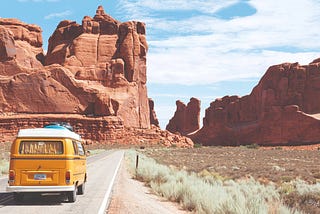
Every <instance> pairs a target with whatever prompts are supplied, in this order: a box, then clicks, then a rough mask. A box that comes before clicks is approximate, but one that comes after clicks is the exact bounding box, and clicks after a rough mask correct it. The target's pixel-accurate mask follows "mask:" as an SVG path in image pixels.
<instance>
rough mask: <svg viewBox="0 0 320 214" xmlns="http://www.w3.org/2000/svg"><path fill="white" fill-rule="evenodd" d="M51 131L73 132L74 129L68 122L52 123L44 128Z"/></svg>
mask: <svg viewBox="0 0 320 214" xmlns="http://www.w3.org/2000/svg"><path fill="white" fill-rule="evenodd" d="M43 128H49V129H68V130H70V131H72V132H73V127H72V126H71V125H70V124H69V123H67V122H51V123H49V124H46V125H44V126H43Z"/></svg>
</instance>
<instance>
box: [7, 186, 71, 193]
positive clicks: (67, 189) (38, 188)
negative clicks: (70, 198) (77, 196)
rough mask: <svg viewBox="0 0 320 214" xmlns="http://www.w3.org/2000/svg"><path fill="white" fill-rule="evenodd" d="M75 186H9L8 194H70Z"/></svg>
mask: <svg viewBox="0 0 320 214" xmlns="http://www.w3.org/2000/svg"><path fill="white" fill-rule="evenodd" d="M74 190H75V186H7V192H70V191H74Z"/></svg>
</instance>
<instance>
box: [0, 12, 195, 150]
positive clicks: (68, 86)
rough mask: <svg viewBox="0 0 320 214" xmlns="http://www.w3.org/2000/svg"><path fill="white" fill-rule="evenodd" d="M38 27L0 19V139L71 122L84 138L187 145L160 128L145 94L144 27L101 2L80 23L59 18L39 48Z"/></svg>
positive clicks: (145, 55)
mask: <svg viewBox="0 0 320 214" xmlns="http://www.w3.org/2000/svg"><path fill="white" fill-rule="evenodd" d="M41 33H42V30H41V28H40V27H39V26H36V25H31V24H26V23H23V22H21V21H19V20H17V19H11V18H0V139H1V141H2V142H4V141H11V140H12V139H13V138H14V136H15V134H16V133H17V131H18V129H20V128H31V127H42V126H43V125H45V124H47V123H49V122H54V121H64V122H69V123H70V124H71V125H72V126H73V127H74V128H75V130H76V131H77V132H79V133H80V134H81V135H82V136H83V138H84V139H85V140H86V142H87V143H92V142H99V143H106V144H137V143H138V144H152V145H154V144H160V145H166V146H170V145H176V146H183V147H190V146H192V145H193V142H192V141H191V140H190V139H189V138H186V137H183V136H180V135H175V134H172V133H170V132H168V131H164V130H160V128H159V127H158V126H159V122H158V120H157V118H156V114H155V111H154V109H153V106H154V103H153V101H152V100H151V99H148V96H147V87H146V81H147V73H146V71H147V68H146V58H147V51H148V44H147V40H146V26H145V24H144V23H142V22H138V21H129V22H123V23H121V22H119V21H117V20H115V19H113V18H112V17H111V16H109V15H108V14H106V13H105V11H104V9H103V7H102V6H99V7H98V9H97V10H96V14H95V16H94V17H93V18H92V17H90V16H85V17H84V18H83V20H82V23H81V24H77V23H76V22H74V21H68V20H64V21H61V22H60V23H59V24H58V26H57V28H56V29H55V31H54V33H53V34H52V35H51V37H50V39H49V45H48V51H47V54H44V52H43V48H42V45H43V43H42V34H41Z"/></svg>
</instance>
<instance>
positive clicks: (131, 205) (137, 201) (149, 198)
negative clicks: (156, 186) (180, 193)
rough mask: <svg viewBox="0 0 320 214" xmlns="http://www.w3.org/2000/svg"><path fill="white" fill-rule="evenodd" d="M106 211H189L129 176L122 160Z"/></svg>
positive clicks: (132, 213)
mask: <svg viewBox="0 0 320 214" xmlns="http://www.w3.org/2000/svg"><path fill="white" fill-rule="evenodd" d="M107 213H109V214H138V213H149V214H158V213H161V214H171V213H174V214H185V213H190V212H186V211H184V210H182V209H181V208H180V207H179V205H178V204H175V203H173V202H169V201H167V200H165V199H164V198H161V197H159V196H156V195H154V194H152V193H151V189H150V188H148V187H146V186H144V183H142V182H139V181H137V180H134V179H132V178H131V176H130V174H129V173H128V171H127V168H126V163H125V161H122V163H121V166H120V169H119V173H118V176H117V179H116V182H115V185H114V189H113V193H112V198H111V201H110V205H109V208H108V210H107Z"/></svg>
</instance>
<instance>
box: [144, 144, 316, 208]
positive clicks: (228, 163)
mask: <svg viewBox="0 0 320 214" xmlns="http://www.w3.org/2000/svg"><path fill="white" fill-rule="evenodd" d="M139 152H142V153H143V154H145V155H146V156H148V157H151V158H153V159H155V160H156V162H158V163H161V164H164V165H166V166H170V168H174V169H177V170H180V169H182V170H186V171H188V172H189V173H191V172H195V173H197V174H198V176H199V177H202V179H205V180H206V181H207V182H208V183H210V182H211V183H214V182H217V181H219V182H223V183H224V182H226V181H228V180H232V181H235V182H241V181H243V180H248V179H249V180H250V179H251V178H253V179H254V180H255V181H258V182H259V184H261V185H265V186H268V185H274V186H275V187H276V188H277V193H278V194H279V199H280V200H279V203H280V202H281V201H283V203H284V204H286V205H287V206H288V207H291V208H292V209H293V210H294V209H299V210H302V211H303V212H305V213H320V200H319V198H320V197H319V195H320V188H319V186H320V180H319V174H320V169H319V163H320V151H319V150H313V151H308V150H293V151H292V150H287V149H282V148H273V149H270V148H268V149H265V148H259V147H252V148H251V147H250V148H249V147H209V148H204V147H202V148H193V149H179V148H170V149H168V148H157V149H155V148H153V149H145V150H139ZM303 189H304V190H305V191H302V190H303ZM275 209H278V210H279V208H275ZM272 213H275V212H272Z"/></svg>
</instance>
